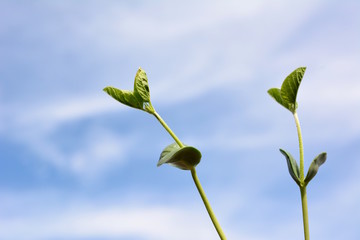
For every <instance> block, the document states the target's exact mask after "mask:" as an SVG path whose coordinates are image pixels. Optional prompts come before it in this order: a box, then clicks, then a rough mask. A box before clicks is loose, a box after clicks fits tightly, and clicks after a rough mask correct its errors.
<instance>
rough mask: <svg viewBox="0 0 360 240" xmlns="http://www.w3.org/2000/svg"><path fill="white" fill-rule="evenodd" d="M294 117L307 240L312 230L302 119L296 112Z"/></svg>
mask: <svg viewBox="0 0 360 240" xmlns="http://www.w3.org/2000/svg"><path fill="white" fill-rule="evenodd" d="M294 118H295V123H296V129H297V133H298V137H299V151H300V186H299V187H300V193H301V207H302V215H303V225H304V237H305V240H310V230H309V216H308V207H307V196H306V185H305V183H304V178H305V177H304V146H303V140H302V135H301V128H300V121H299V118H298V115H297V113H296V112H294Z"/></svg>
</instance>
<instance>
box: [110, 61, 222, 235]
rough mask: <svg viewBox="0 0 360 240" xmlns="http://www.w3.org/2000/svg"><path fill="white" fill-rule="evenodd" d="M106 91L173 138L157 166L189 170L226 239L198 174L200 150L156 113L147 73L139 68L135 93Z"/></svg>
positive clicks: (216, 224) (115, 89) (113, 89)
mask: <svg viewBox="0 0 360 240" xmlns="http://www.w3.org/2000/svg"><path fill="white" fill-rule="evenodd" d="M104 91H105V92H106V93H108V94H109V95H110V96H111V97H113V98H114V99H116V100H117V101H119V102H121V103H123V104H125V105H127V106H129V107H132V108H136V109H139V110H142V111H145V112H147V113H150V114H152V115H153V116H155V117H156V119H157V120H158V121H159V122H160V123H161V125H162V126H163V127H164V128H165V129H166V131H167V132H168V133H169V134H170V135H171V136H172V138H173V139H174V140H175V142H174V143H172V144H170V145H168V146H167V147H166V148H165V149H164V150H163V151H162V153H161V155H160V159H159V161H158V163H157V166H161V165H162V164H170V165H172V166H174V167H177V168H179V169H182V170H189V171H190V172H191V176H192V178H193V180H194V183H195V185H196V188H197V190H198V191H199V194H200V196H201V198H202V200H203V202H204V205H205V207H206V210H207V212H208V214H209V216H210V219H211V221H212V222H213V224H214V227H215V229H216V231H217V233H218V234H219V237H220V238H221V239H226V237H225V234H224V232H223V230H222V229H221V226H220V224H219V222H218V221H217V219H216V217H215V214H214V212H213V210H212V209H211V206H210V203H209V201H208V199H207V197H206V195H205V192H204V190H203V188H202V186H201V184H200V181H199V179H198V177H197V174H196V170H195V167H196V166H197V165H198V164H199V163H200V159H201V153H200V151H199V150H198V149H196V148H194V147H191V146H187V145H185V144H183V143H182V142H181V141H180V139H179V138H178V137H177V136H176V135H175V133H174V132H173V131H172V130H171V129H170V128H169V126H168V125H167V124H166V123H165V121H164V120H163V119H162V118H161V117H160V115H159V114H158V113H157V112H156V111H155V109H154V107H153V106H152V104H151V101H150V89H149V85H148V79H147V76H146V73H145V71H144V70H143V69H141V68H139V70H138V71H137V73H136V76H135V81H134V90H133V91H129V90H120V89H117V88H114V87H106V88H104Z"/></svg>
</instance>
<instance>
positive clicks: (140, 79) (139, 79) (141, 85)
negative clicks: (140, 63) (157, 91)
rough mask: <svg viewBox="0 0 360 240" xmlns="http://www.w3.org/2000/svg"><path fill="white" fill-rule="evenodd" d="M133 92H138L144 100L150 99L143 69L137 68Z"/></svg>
mask: <svg viewBox="0 0 360 240" xmlns="http://www.w3.org/2000/svg"><path fill="white" fill-rule="evenodd" d="M134 92H135V93H138V94H139V95H140V97H141V99H142V100H143V101H144V102H149V101H150V89H149V84H148V79H147V76H146V73H145V71H144V70H142V69H141V68H139V70H138V71H137V73H136V76H135V81H134Z"/></svg>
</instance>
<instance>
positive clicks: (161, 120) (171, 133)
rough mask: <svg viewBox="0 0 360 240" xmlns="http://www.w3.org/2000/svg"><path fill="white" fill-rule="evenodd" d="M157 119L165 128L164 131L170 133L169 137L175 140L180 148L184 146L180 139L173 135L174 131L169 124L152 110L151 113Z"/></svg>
mask: <svg viewBox="0 0 360 240" xmlns="http://www.w3.org/2000/svg"><path fill="white" fill-rule="evenodd" d="M152 114H153V115H154V116H155V117H156V118H157V120H159V122H160V123H161V125H163V127H164V128H165V129H166V131H167V132H168V133H169V134H170V135H171V137H172V138H173V139H174V140H175V142H176V143H177V144H178V145H179V146H180V148H182V147H184V144H183V143H182V142H181V141H180V139H179V138H178V137H177V136H176V135H175V133H174V132H173V131H172V130H171V129H170V128H169V126H168V125H167V124H166V122H165V121H164V120H163V119H162V118H161V117H160V115H159V114H158V113H157V112H156V111H155V110H154V112H153V113H152Z"/></svg>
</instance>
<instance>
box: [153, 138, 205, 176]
mask: <svg viewBox="0 0 360 240" xmlns="http://www.w3.org/2000/svg"><path fill="white" fill-rule="evenodd" d="M200 159H201V153H200V151H199V150H197V149H196V148H194V147H191V146H185V147H182V148H180V146H179V145H178V144H177V143H172V144H170V145H169V146H167V147H166V148H165V149H164V150H163V151H162V153H161V155H160V159H159V162H158V163H157V166H158V167H159V166H161V165H162V164H164V163H168V164H170V165H172V166H174V167H177V168H180V169H182V170H191V169H192V168H193V167H195V166H196V165H198V164H199V162H200Z"/></svg>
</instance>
